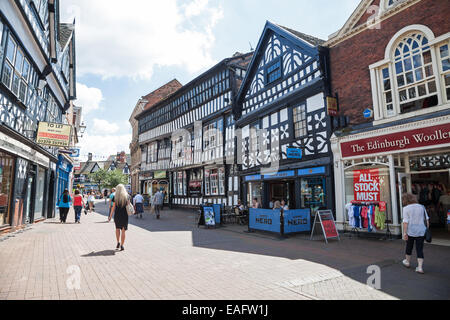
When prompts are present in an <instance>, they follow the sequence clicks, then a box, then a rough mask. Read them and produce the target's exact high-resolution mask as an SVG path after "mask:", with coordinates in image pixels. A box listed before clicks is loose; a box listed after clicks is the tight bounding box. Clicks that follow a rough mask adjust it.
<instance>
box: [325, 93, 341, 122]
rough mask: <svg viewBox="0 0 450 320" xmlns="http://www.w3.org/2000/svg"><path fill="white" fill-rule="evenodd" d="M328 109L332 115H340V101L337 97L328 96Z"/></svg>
mask: <svg viewBox="0 0 450 320" xmlns="http://www.w3.org/2000/svg"><path fill="white" fill-rule="evenodd" d="M327 110H328V115H329V116H331V117H337V116H338V115H339V111H338V101H337V99H336V98H333V97H327Z"/></svg>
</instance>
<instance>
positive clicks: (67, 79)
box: [0, 0, 76, 232]
mask: <svg viewBox="0 0 450 320" xmlns="http://www.w3.org/2000/svg"><path fill="white" fill-rule="evenodd" d="M59 10H60V6H59V0H2V1H0V232H1V231H9V230H11V229H13V230H14V229H15V228H16V227H20V226H22V225H25V224H28V223H33V222H38V221H41V220H43V219H45V218H52V217H54V215H55V204H56V198H57V195H58V192H59V191H60V189H62V188H68V187H69V184H70V170H71V164H70V160H69V157H68V156H66V155H63V154H59V149H58V148H48V147H44V146H40V145H38V144H37V143H36V132H37V126H38V123H39V122H40V121H46V122H51V123H60V124H72V123H71V122H72V120H69V121H71V122H68V119H73V116H70V117H69V116H67V114H70V113H71V112H73V111H72V110H73V103H72V101H73V100H75V99H76V90H75V83H76V81H75V77H76V75H75V74H76V70H75V31H74V30H75V29H74V28H75V26H74V24H64V23H60V21H59ZM72 134H74V135H75V136H73V135H72V141H74V140H73V139H75V140H76V131H74V130H72ZM74 137H75V138H74ZM75 142H76V141H75Z"/></svg>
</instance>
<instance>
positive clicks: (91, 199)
mask: <svg viewBox="0 0 450 320" xmlns="http://www.w3.org/2000/svg"><path fill="white" fill-rule="evenodd" d="M94 201H95V197H94V192H91V193H90V194H89V196H88V203H89V212H92V211H94Z"/></svg>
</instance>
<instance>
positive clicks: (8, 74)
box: [2, 63, 12, 88]
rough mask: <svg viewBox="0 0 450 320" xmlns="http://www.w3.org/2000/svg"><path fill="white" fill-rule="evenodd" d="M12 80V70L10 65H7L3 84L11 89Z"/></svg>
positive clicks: (4, 69)
mask: <svg viewBox="0 0 450 320" xmlns="http://www.w3.org/2000/svg"><path fill="white" fill-rule="evenodd" d="M11 79H12V68H11V66H10V65H9V64H8V63H5V66H4V68H3V78H2V82H3V83H4V84H5V86H7V87H8V88H10V87H11Z"/></svg>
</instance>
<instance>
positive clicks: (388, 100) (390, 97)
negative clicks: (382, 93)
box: [386, 91, 392, 103]
mask: <svg viewBox="0 0 450 320" xmlns="http://www.w3.org/2000/svg"><path fill="white" fill-rule="evenodd" d="M391 102H392V93H391V92H390V91H389V92H387V93H386V103H391Z"/></svg>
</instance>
